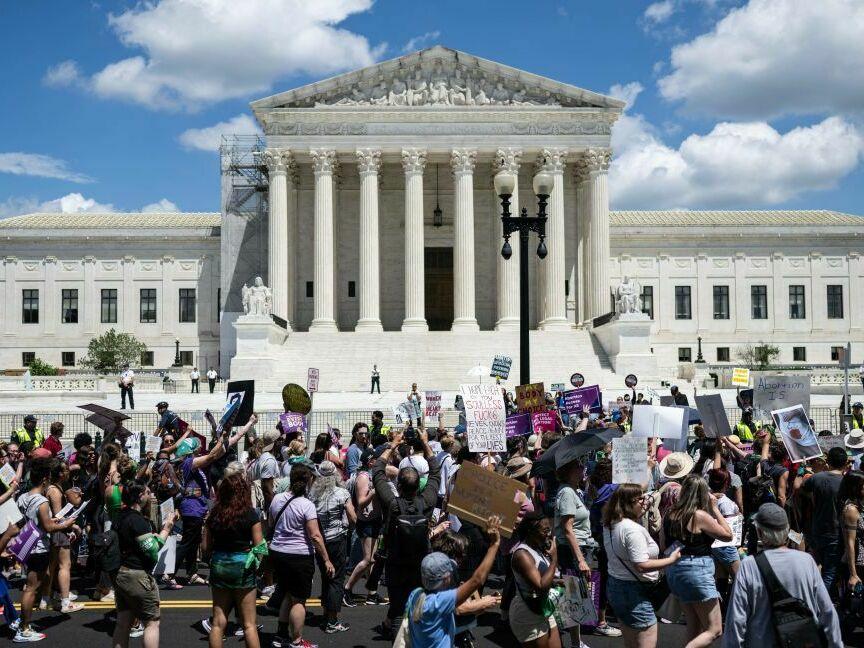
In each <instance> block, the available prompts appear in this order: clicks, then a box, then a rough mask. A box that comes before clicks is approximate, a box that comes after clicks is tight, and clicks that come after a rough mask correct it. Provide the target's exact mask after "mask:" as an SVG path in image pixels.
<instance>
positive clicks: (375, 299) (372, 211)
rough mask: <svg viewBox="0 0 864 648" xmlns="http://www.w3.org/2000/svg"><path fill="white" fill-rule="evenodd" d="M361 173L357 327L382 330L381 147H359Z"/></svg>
mask: <svg viewBox="0 0 864 648" xmlns="http://www.w3.org/2000/svg"><path fill="white" fill-rule="evenodd" d="M357 170H358V172H359V173H360V318H359V319H358V320H357V326H356V327H355V329H354V330H355V331H369V332H378V331H382V330H383V328H382V326H381V312H380V311H381V306H380V301H381V300H380V268H379V265H378V258H379V235H378V173H379V171H380V170H381V151H380V150H376V149H357Z"/></svg>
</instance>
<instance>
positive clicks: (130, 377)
mask: <svg viewBox="0 0 864 648" xmlns="http://www.w3.org/2000/svg"><path fill="white" fill-rule="evenodd" d="M117 386H118V387H119V388H120V409H121V410H124V409H126V397H127V396H128V397H129V409H133V410H134V409H135V394H134V393H133V388H134V387H135V372H134V371H132V370H131V369H130V368H129V363H128V362H127V363H126V364H124V365H123V373H121V374H120V381H119V382H118V383H117Z"/></svg>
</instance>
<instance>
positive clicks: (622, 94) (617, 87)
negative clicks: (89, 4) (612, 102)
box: [608, 81, 645, 110]
mask: <svg viewBox="0 0 864 648" xmlns="http://www.w3.org/2000/svg"><path fill="white" fill-rule="evenodd" d="M644 89H645V88H644V87H643V86H642V84H641V83H639V82H638V81H631V82H630V83H625V84H624V85H621V84H620V83H616V84H614V85H613V86H611V87H610V88H609V93H608V94H609V96H611V97H615V99H620V100H621V101H623V102H625V103H626V104H627V106H626V107H625V110H626V109H628V108H632V107H633V104H634V103H636V98H637V97H638V96H639V94H640V93H641V92H642V91H643V90H644Z"/></svg>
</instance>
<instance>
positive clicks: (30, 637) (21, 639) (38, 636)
mask: <svg viewBox="0 0 864 648" xmlns="http://www.w3.org/2000/svg"><path fill="white" fill-rule="evenodd" d="M44 638H45V635H44V634H42V633H41V632H36V631H35V630H34V629H33V628H27V629H26V630H21V629H18V630H17V631H16V632H15V638H14V639H13V640H12V641H14V642H15V643H31V642H33V641H42V640H43V639H44Z"/></svg>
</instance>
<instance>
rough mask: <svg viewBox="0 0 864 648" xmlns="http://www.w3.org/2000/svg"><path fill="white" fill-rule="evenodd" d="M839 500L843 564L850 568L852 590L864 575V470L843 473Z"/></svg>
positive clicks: (849, 585)
mask: <svg viewBox="0 0 864 648" xmlns="http://www.w3.org/2000/svg"><path fill="white" fill-rule="evenodd" d="M837 502H838V503H839V505H840V507H841V509H840V510H841V514H842V516H843V517H842V520H843V522H842V524H843V536H842V537H843V564H844V565H845V566H846V569H847V570H848V571H847V580H846V585H847V586H848V587H849V590H850V591H852V590H854V589H855V586H856V585H858V584H859V583H860V582H861V577H862V575H864V472H862V471H860V470H850V471H849V472H848V473H846V474H845V475H843V480H842V481H841V482H840V489H839V490H838V491H837Z"/></svg>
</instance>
